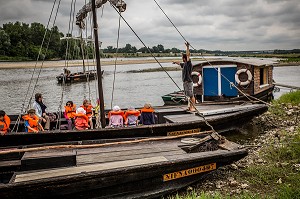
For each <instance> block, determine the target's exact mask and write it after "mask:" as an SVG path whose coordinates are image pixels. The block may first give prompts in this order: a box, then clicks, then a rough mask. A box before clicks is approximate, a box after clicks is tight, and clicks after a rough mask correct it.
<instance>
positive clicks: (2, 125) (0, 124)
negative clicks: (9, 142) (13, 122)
mask: <svg viewBox="0 0 300 199" xmlns="http://www.w3.org/2000/svg"><path fill="white" fill-rule="evenodd" d="M9 125H10V118H9V117H8V116H7V115H4V118H3V121H0V131H2V132H4V133H7V130H8V129H9Z"/></svg>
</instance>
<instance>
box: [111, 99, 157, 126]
mask: <svg viewBox="0 0 300 199" xmlns="http://www.w3.org/2000/svg"><path fill="white" fill-rule="evenodd" d="M139 116H140V121H138V117H139ZM108 118H109V124H108V127H111V128H117V127H123V126H137V125H138V124H142V125H151V124H155V117H154V109H153V108H152V106H151V105H150V104H148V103H146V104H145V105H144V107H143V108H142V109H141V110H140V111H138V110H135V108H133V107H129V108H128V109H127V111H125V112H124V111H122V110H121V109H120V107H119V106H114V107H113V110H112V111H110V112H109V113H108Z"/></svg>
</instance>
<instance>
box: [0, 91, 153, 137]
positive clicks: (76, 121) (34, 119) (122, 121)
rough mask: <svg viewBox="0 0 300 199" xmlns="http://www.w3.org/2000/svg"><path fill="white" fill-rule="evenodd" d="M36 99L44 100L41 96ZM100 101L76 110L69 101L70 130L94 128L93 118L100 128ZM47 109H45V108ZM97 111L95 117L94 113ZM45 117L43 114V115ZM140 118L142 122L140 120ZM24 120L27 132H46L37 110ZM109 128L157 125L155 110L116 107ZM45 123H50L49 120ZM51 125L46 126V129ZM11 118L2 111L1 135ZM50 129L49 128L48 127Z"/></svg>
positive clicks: (146, 107) (0, 111)
mask: <svg viewBox="0 0 300 199" xmlns="http://www.w3.org/2000/svg"><path fill="white" fill-rule="evenodd" d="M36 98H42V97H41V95H40V94H39V95H38V96H36ZM99 104H100V103H99V100H98V101H97V106H96V107H93V106H92V105H91V102H90V101H89V100H84V101H83V105H81V106H80V107H79V108H78V109H76V105H75V104H74V103H73V102H72V101H68V102H67V103H66V106H65V112H64V117H65V118H66V120H67V122H68V130H72V129H74V128H75V129H77V130H85V129H89V128H90V129H92V128H93V120H92V118H93V116H95V117H96V128H98V127H100V118H99V108H100V107H99ZM44 109H45V108H44ZM93 110H94V111H95V115H94V113H93ZM41 116H43V113H42V114H41ZM139 117H140V120H138V119H139ZM22 118H23V119H24V124H25V131H26V132H35V133H37V132H39V131H44V128H43V126H42V122H43V118H42V117H39V116H38V114H37V112H36V109H29V110H28V111H27V114H26V115H24V116H23V117H22ZM108 118H109V125H108V127H111V128H117V127H123V126H137V125H139V124H142V125H151V124H155V117H154V109H153V108H152V106H151V105H150V104H148V103H147V104H145V105H144V107H143V108H142V109H141V110H140V111H138V110H135V108H133V107H129V108H128V110H127V111H125V112H124V111H122V110H121V109H120V107H119V106H114V107H113V110H112V111H110V112H109V113H108ZM45 123H49V121H48V118H47V121H46V122H45ZM48 125H49V126H50V124H46V127H48ZM9 126H10V118H9V117H8V116H7V115H6V114H5V112H4V111H2V110H0V134H1V135H5V134H6V133H7V132H8V131H9ZM48 128H49V127H48Z"/></svg>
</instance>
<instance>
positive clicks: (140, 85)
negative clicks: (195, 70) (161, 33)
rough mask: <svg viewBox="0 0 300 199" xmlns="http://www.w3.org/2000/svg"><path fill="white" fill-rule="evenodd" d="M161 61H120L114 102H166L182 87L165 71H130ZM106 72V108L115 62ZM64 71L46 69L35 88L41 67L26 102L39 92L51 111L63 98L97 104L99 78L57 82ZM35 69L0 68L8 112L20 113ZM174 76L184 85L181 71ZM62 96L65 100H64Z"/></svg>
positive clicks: (0, 89)
mask: <svg viewBox="0 0 300 199" xmlns="http://www.w3.org/2000/svg"><path fill="white" fill-rule="evenodd" d="M162 65H163V66H164V67H168V66H172V64H171V63H165V64H162ZM157 67H160V66H159V65H158V64H135V65H119V66H117V70H116V81H115V89H114V102H113V105H119V106H120V107H122V108H127V107H129V106H136V107H141V106H143V105H144V103H145V102H151V103H152V104H153V105H163V101H162V99H161V95H163V94H166V93H169V92H173V91H176V90H178V89H177V87H176V86H175V85H174V83H173V82H172V81H171V80H170V78H169V77H168V76H167V75H166V73H164V72H151V73H127V71H129V70H139V69H146V68H157ZM102 68H103V70H104V71H105V72H104V78H103V88H104V100H105V105H106V108H108V109H109V108H110V104H111V99H112V88H113V74H114V66H104V67H102ZM70 69H71V71H72V72H77V71H81V70H82V69H81V67H72V68H70ZM61 72H62V68H45V69H42V71H41V73H40V76H39V78H38V82H37V87H36V89H35V91H34V92H33V85H35V83H36V80H37V76H38V71H36V73H35V74H36V75H34V77H33V81H32V83H31V87H30V89H29V92H28V97H27V99H26V102H25V105H26V106H27V105H28V101H29V98H30V97H31V95H32V94H33V96H34V93H36V92H40V93H42V94H43V96H44V101H45V104H46V105H47V106H48V110H49V111H57V110H59V106H60V102H61V101H62V104H63V105H65V103H66V101H68V100H72V101H74V103H75V104H77V105H81V104H82V101H83V99H85V98H90V99H91V100H92V103H93V104H95V102H96V98H97V97H96V96H98V94H97V89H96V88H97V81H95V80H94V81H90V82H80V83H75V84H70V85H66V86H61V85H59V84H57V81H56V78H55V76H56V75H58V74H60V73H61ZM32 74H33V69H2V70H0V102H1V107H0V109H3V110H5V111H6V112H7V113H8V114H13V113H19V112H20V109H21V106H22V104H23V102H24V98H25V96H26V93H27V90H28V87H29V84H30V79H31V77H32ZM169 74H170V76H171V77H172V78H174V80H175V81H176V82H177V83H178V84H179V86H180V87H181V73H180V71H171V72H169ZM61 99H62V100H61Z"/></svg>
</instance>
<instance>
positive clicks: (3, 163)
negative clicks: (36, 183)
mask: <svg viewBox="0 0 300 199" xmlns="http://www.w3.org/2000/svg"><path fill="white" fill-rule="evenodd" d="M15 166H21V160H10V161H0V169H2V168H4V167H15Z"/></svg>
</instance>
